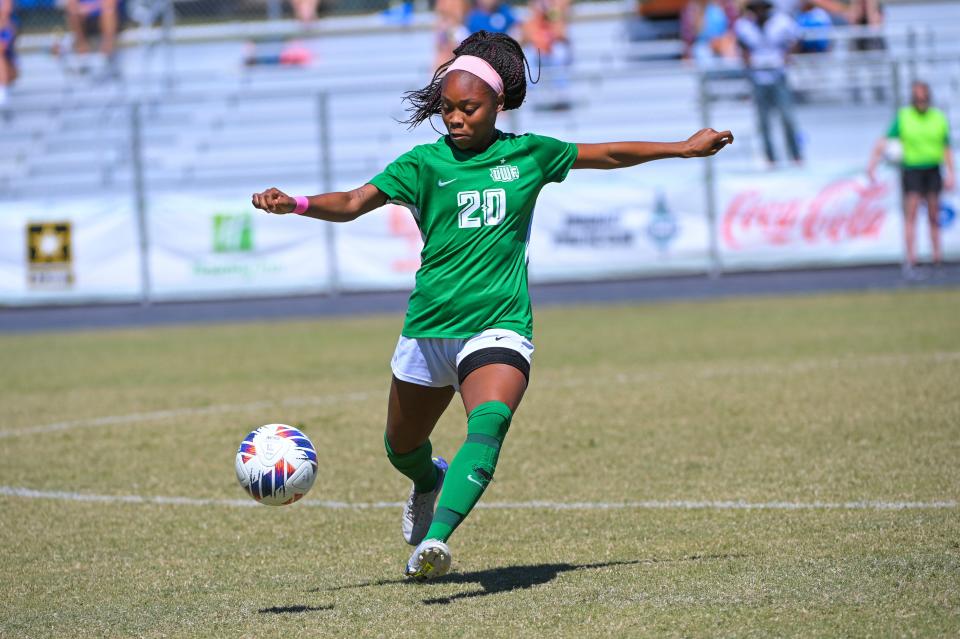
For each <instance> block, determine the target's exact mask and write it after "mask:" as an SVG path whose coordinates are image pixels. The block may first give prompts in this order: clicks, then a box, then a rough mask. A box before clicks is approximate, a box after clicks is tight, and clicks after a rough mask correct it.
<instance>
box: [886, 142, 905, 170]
mask: <svg viewBox="0 0 960 639" xmlns="http://www.w3.org/2000/svg"><path fill="white" fill-rule="evenodd" d="M883 161H884V162H886V163H887V164H889V165H891V166H900V163H901V162H902V161H903V143H901V142H900V140H898V139H896V138H890V139H888V140H887V141H886V143H885V144H884V146H883Z"/></svg>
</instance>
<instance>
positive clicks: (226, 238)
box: [148, 193, 330, 299]
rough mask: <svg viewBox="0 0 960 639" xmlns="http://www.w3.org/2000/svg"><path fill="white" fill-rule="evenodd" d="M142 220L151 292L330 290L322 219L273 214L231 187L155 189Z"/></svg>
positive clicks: (182, 294) (188, 295) (181, 296)
mask: <svg viewBox="0 0 960 639" xmlns="http://www.w3.org/2000/svg"><path fill="white" fill-rule="evenodd" d="M148 220H149V222H148V232H149V237H150V256H149V264H150V288H151V296H152V297H153V298H155V299H172V298H177V299H187V298H196V297H221V296H247V295H282V294H288V293H316V292H323V291H327V290H329V286H330V269H329V253H328V250H327V240H326V236H325V234H326V233H327V232H328V230H327V228H326V227H327V224H325V223H323V222H319V221H317V220H312V219H308V218H303V217H300V216H296V215H283V216H280V215H276V216H272V215H269V214H267V213H263V212H262V211H257V210H255V209H254V208H253V207H252V206H251V205H250V202H249V200H247V199H245V198H242V197H238V196H237V195H236V193H231V194H230V195H229V196H224V197H218V196H216V195H215V194H198V193H190V194H156V195H154V196H153V197H151V198H150V213H149V216H148Z"/></svg>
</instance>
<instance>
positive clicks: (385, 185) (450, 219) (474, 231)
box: [370, 131, 577, 338]
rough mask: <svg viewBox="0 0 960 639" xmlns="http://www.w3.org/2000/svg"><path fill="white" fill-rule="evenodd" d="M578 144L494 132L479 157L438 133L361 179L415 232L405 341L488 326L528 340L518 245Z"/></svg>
mask: <svg viewBox="0 0 960 639" xmlns="http://www.w3.org/2000/svg"><path fill="white" fill-rule="evenodd" d="M576 159H577V146H576V145H575V144H571V143H568V142H561V141H560V140H555V139H553V138H548V137H544V136H540V135H533V134H529V133H528V134H525V135H513V134H510V133H503V132H500V131H497V137H496V139H495V140H494V141H493V143H492V144H491V145H490V146H489V147H488V148H487V149H486V150H485V151H483V152H481V153H473V152H470V151H461V150H460V149H458V148H456V146H454V145H453V143H452V142H451V141H450V140H449V137H448V136H444V137H442V138H440V139H439V140H437V141H436V142H435V143H433V144H423V145H420V146H417V147H414V148H413V149H412V150H410V151H408V152H407V153H404V154H403V155H401V156H400V157H399V158H397V159H396V160H395V161H394V162H393V163H392V164H390V165H389V166H388V167H387V168H386V169H385V170H384V171H383V173H381V174H380V175H378V176H376V177H375V178H373V179H372V180H370V184H373V185H374V186H375V187H377V188H378V189H380V190H381V191H382V192H383V193H384V194H386V196H387V197H388V198H389V199H390V201H391V202H393V203H395V204H400V205H403V206H406V207H407V208H409V209H410V211H411V212H412V213H413V216H414V218H415V219H416V221H417V226H419V227H420V233H421V235H423V251H422V252H421V253H420V269H419V270H418V271H417V278H416V286H415V287H414V289H413V293H411V295H410V304H409V306H408V308H407V317H406V321H405V322H404V326H403V335H404V336H405V337H447V338H465V337H470V336H472V335H475V334H477V333H479V332H481V331H484V330H486V329H488V328H506V329H510V330H512V331H516V332H517V333H519V334H521V335H523V336H525V337H527V338H532V337H533V311H532V310H531V307H530V296H529V294H528V292H527V245H528V242H529V240H530V226H531V221H532V217H533V207H534V204H535V203H536V200H537V195H538V194H539V193H540V189H542V188H543V187H544V185H545V184H547V183H549V182H562V181H563V179H564V178H566V176H567V173H568V172H569V171H570V167H571V166H573V162H574V160H576Z"/></svg>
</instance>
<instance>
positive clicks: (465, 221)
mask: <svg viewBox="0 0 960 639" xmlns="http://www.w3.org/2000/svg"><path fill="white" fill-rule="evenodd" d="M457 206H459V207H460V212H459V213H458V214H457V221H458V223H459V226H460V228H462V229H475V228H479V227H481V226H496V225H497V224H500V223H501V222H503V218H504V217H505V216H506V214H507V192H506V191H504V190H503V189H484V191H483V193H481V192H480V191H460V192H459V193H457Z"/></svg>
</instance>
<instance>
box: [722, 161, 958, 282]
mask: <svg viewBox="0 0 960 639" xmlns="http://www.w3.org/2000/svg"><path fill="white" fill-rule="evenodd" d="M897 181H898V174H897V173H896V172H895V171H893V170H890V169H888V170H886V171H884V172H882V173H881V175H880V178H879V179H878V180H877V182H875V183H871V182H870V181H869V180H868V179H867V177H866V176H865V175H864V174H863V173H862V169H861V170H849V171H842V170H834V171H822V170H821V171H807V170H801V169H796V170H785V171H781V172H778V173H768V174H762V175H740V176H738V175H724V176H723V177H722V179H721V180H720V181H719V187H718V192H719V200H720V203H719V207H718V208H719V211H720V220H719V222H720V224H719V246H720V256H721V261H722V262H723V266H724V268H726V269H731V268H732V269H736V268H751V267H759V268H778V267H798V266H810V265H843V264H866V263H879V262H894V263H896V262H900V261H901V260H902V258H903V231H904V227H903V213H902V209H901V200H900V191H899V184H898V183H897ZM942 208H943V210H942V211H941V213H940V220H941V227H942V228H941V230H942V240H943V244H944V247H945V248H946V249H947V255H948V256H950V255H957V254H958V252H957V251H958V249H960V233H958V229H957V228H956V227H957V225H956V223H955V221H954V219H953V218H954V217H955V216H954V215H953V207H952V204H951V200H950V197H949V196H948V197H947V198H945V200H944V206H943V207H942ZM918 217H919V219H918V225H917V238H918V250H919V254H920V255H921V257H923V258H924V259H929V254H930V241H929V226H928V224H927V220H926V212H925V210H921V212H920V215H919V216H918Z"/></svg>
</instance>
